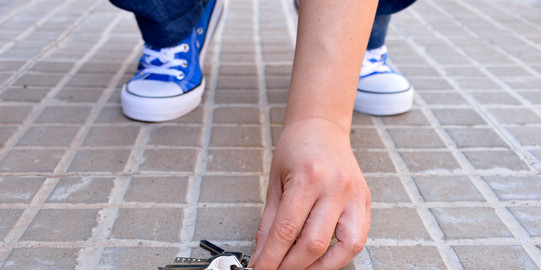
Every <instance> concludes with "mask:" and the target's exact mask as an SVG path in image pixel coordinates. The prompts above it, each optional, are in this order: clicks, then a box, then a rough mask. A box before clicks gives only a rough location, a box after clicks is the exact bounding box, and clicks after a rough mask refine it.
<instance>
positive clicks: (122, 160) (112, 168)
mask: <svg viewBox="0 0 541 270" xmlns="http://www.w3.org/2000/svg"><path fill="white" fill-rule="evenodd" d="M129 155H130V151H129V150H112V149H96V150H80V151H77V154H76V155H75V158H74V159H73V162H72V163H71V165H70V167H69V169H68V171H70V172H121V171H122V170H124V167H125V166H126V163H127V161H128V158H129Z"/></svg>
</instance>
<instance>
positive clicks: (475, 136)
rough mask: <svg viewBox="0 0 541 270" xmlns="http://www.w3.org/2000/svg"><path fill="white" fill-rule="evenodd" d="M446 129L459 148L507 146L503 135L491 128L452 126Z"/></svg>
mask: <svg viewBox="0 0 541 270" xmlns="http://www.w3.org/2000/svg"><path fill="white" fill-rule="evenodd" d="M445 131H446V132H447V133H448V134H449V136H451V138H452V139H453V141H454V142H455V143H456V145H457V147H458V148H468V147H507V144H506V143H505V142H504V141H503V140H502V139H501V137H500V136H498V134H497V133H496V132H494V130H492V129H489V128H450V129H446V130H445Z"/></svg>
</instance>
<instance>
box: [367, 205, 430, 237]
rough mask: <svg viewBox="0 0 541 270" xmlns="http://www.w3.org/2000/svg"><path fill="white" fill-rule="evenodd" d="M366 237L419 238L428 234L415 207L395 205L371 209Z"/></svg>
mask: <svg viewBox="0 0 541 270" xmlns="http://www.w3.org/2000/svg"><path fill="white" fill-rule="evenodd" d="M397 217H399V220H397V219H396V218H397ZM368 238H390V239H400V240H404V239H410V240H420V239H429V238H430V236H429V235H428V232H427V231H426V229H425V227H424V226H423V223H422V221H421V219H420V218H419V216H418V215H417V212H416V211H415V209H410V208H402V207H395V208H388V209H387V208H385V209H372V221H371V224H370V233H369V235H368Z"/></svg>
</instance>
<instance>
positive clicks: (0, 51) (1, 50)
mask: <svg viewBox="0 0 541 270" xmlns="http://www.w3.org/2000/svg"><path fill="white" fill-rule="evenodd" d="M34 2H36V1H34ZM71 2H73V0H67V1H64V2H63V3H62V4H61V5H59V6H57V7H55V8H54V9H53V10H51V11H50V12H49V13H47V14H46V15H45V16H43V17H41V18H40V19H39V20H37V21H36V22H35V23H34V24H32V26H30V27H28V28H27V29H26V30H24V31H22V32H21V33H20V34H19V35H17V36H16V37H15V38H13V39H12V40H11V41H10V42H8V43H6V44H4V45H3V46H2V47H1V48H0V54H3V53H4V52H6V51H7V50H9V49H10V48H12V47H13V46H14V45H15V44H17V42H19V41H21V40H23V39H25V38H26V37H28V36H29V35H30V34H31V33H32V32H34V31H35V30H36V28H37V27H39V26H40V25H41V24H43V23H44V22H45V21H47V20H48V19H50V18H51V17H52V16H53V15H54V14H56V13H57V12H58V11H60V10H62V9H63V8H64V7H66V6H67V5H68V4H70V3H71ZM31 4H33V3H30V4H27V5H25V7H26V6H28V5H31ZM21 10H22V9H21ZM18 11H20V10H17V12H18ZM14 15H15V13H13V14H11V16H14ZM3 21H4V18H2V19H0V23H3ZM49 47H51V46H48V47H46V48H43V49H42V50H41V51H46V50H48V49H49ZM23 67H24V66H23ZM21 73H22V72H21ZM9 81H10V80H9V79H8V80H7V83H9ZM4 84H6V82H4Z"/></svg>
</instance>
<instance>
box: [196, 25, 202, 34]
mask: <svg viewBox="0 0 541 270" xmlns="http://www.w3.org/2000/svg"><path fill="white" fill-rule="evenodd" d="M197 34H199V35H202V34H203V27H199V28H197Z"/></svg>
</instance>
